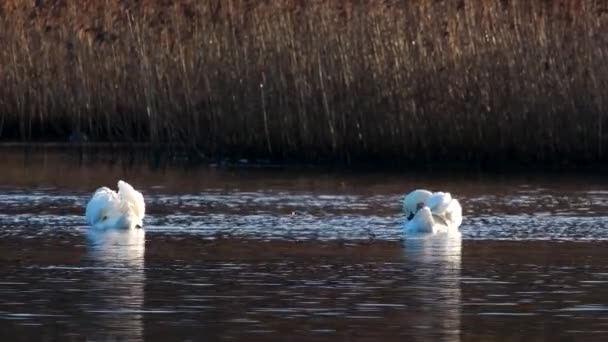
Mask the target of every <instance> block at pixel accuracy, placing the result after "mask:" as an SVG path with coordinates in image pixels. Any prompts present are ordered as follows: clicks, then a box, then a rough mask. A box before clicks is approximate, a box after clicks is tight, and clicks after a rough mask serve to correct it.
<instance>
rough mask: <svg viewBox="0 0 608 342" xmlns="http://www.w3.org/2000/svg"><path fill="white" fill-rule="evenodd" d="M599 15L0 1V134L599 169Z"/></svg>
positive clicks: (502, 6)
mask: <svg viewBox="0 0 608 342" xmlns="http://www.w3.org/2000/svg"><path fill="white" fill-rule="evenodd" d="M602 6H604V7H602ZM607 10H608V5H603V2H599V1H598V2H594V1H576V0H562V1H558V0H556V1H542V2H541V1H523V0H455V1H452V0H443V1H442V0H417V1H416V0H415V1H399V0H387V1H371V0H363V1H360V0H339V1H301V0H265V1H261V0H260V1H248V0H209V1H194V0H174V1H167V0H164V1H163V0H141V1H135V0H82V1H61V0H47V1H45V0H36V1H33V0H27V1H26V0H7V1H4V2H3V3H2V7H0V46H2V47H3V48H2V49H0V139H3V140H25V141H37V140H65V139H67V137H68V136H69V135H70V134H72V133H73V132H80V133H82V134H86V135H88V136H89V137H90V139H91V140H95V141H112V142H116V141H120V142H127V143H132V142H145V143H150V144H151V145H155V146H161V147H162V148H171V147H172V146H178V145H179V146H185V147H187V148H189V149H192V150H196V151H198V152H202V153H205V154H206V155H210V156H240V157H258V158H261V157H268V158H273V159H278V160H316V161H319V160H338V161H342V162H356V161H378V162H386V161H390V162H391V163H392V162H394V161H398V162H403V163H409V162H412V163H423V162H427V161H484V160H485V161H493V162H505V161H509V160H518V161H522V162H526V161H535V162H552V163H553V162H555V163H559V162H589V161H606V160H608V157H607V156H608V151H607V149H608V145H607V142H608V140H607V139H608V138H607V134H606V126H607V124H608V123H607V122H606V120H607V119H606V116H605V112H606V106H607V105H608V91H606V90H607V89H608V70H607V63H606V60H607V59H606V57H607V54H608V35H606V34H605V32H608V13H607V12H606V11H607Z"/></svg>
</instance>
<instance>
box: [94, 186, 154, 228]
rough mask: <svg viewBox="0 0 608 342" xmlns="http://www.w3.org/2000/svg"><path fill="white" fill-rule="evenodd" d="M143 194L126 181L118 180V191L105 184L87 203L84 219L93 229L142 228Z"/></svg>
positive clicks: (144, 206)
mask: <svg viewBox="0 0 608 342" xmlns="http://www.w3.org/2000/svg"><path fill="white" fill-rule="evenodd" d="M145 211H146V205H145V203H144V196H143V195H142V194H141V193H140V192H139V191H136V190H135V189H133V187H132V186H131V185H129V184H128V183H127V182H123V181H118V193H116V192H115V191H114V190H111V189H108V188H106V187H105V186H104V187H102V188H99V189H97V191H95V193H94V194H93V197H92V198H91V200H90V201H89V203H88V204H87V210H86V220H87V223H88V224H89V225H90V226H91V227H93V228H95V229H103V230H105V229H131V228H142V227H143V226H144V223H143V218H144V214H145Z"/></svg>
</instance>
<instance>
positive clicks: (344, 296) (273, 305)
mask: <svg viewBox="0 0 608 342" xmlns="http://www.w3.org/2000/svg"><path fill="white" fill-rule="evenodd" d="M6 156H7V162H6V164H5V167H4V168H3V169H2V170H1V171H0V174H1V177H0V208H1V210H0V272H1V274H2V275H3V277H2V280H0V331H1V332H2V333H3V335H5V336H14V339H15V340H43V339H57V340H75V341H78V340H87V339H88V340H96V341H97V340H134V341H138V340H150V341H166V340H201V339H206V340H247V341H268V340H281V341H283V340H302V341H308V340H319V341H324V340H327V341H335V340H349V341H350V340H353V341H354V340H357V341H378V340H381V339H384V340H391V341H392V340H395V341H397V340H399V341H403V340H421V341H429V340H443V341H461V340H462V341H489V340H490V341H498V340H605V339H606V338H607V337H608V319H607V317H608V316H607V315H606V313H607V311H608V296H607V295H608V293H607V292H608V290H607V289H608V287H607V286H606V285H607V283H608V266H605V265H606V264H607V263H606V260H608V249H607V247H608V241H607V240H608V233H607V232H606V229H605V227H604V224H603V222H605V219H606V215H605V213H606V206H607V205H608V183H607V182H605V181H604V180H603V178H602V177H594V176H589V175H585V176H580V175H552V176H548V175H518V176H508V177H507V176H487V175H485V176H482V175H472V174H468V175H464V174H431V173H425V174H405V173H404V174H398V173H374V172H365V173H355V172H335V171H332V172H322V171H319V170H304V171H303V170H289V169H277V170H268V169H266V170H263V169H223V168H209V167H187V168H184V167H170V168H160V169H157V168H150V167H149V166H148V165H147V164H145V163H144V164H131V165H126V164H123V163H121V162H116V163H110V162H108V161H107V160H103V161H98V162H97V161H87V162H85V163H84V164H81V163H78V161H77V160H74V159H73V158H71V157H69V156H66V155H63V154H40V155H34V156H30V157H29V158H23V156H22V155H21V154H12V153H8V154H6ZM118 179H124V180H127V181H129V182H130V183H132V184H133V185H135V186H136V187H137V188H139V189H141V190H142V192H143V193H144V195H145V197H146V203H147V216H146V219H145V230H136V231H128V232H92V231H90V230H89V229H88V228H87V227H86V226H85V225H84V219H83V211H84V209H83V208H84V206H85V205H86V202H87V200H88V198H89V196H90V194H91V193H92V192H93V191H94V190H95V189H96V188H97V187H99V186H101V185H107V186H111V187H115V183H116V181H117V180H118ZM417 187H424V188H430V189H441V190H445V191H450V192H452V193H453V194H454V195H455V196H457V197H458V199H459V200H460V201H461V203H462V205H463V208H464V214H465V220H464V223H463V225H462V227H461V230H462V239H446V238H428V239H424V238H423V239H421V238H414V237H411V236H410V237H408V236H405V235H404V233H403V229H402V224H403V219H404V218H403V215H401V213H400V199H401V197H402V195H403V194H404V193H405V192H406V191H409V190H411V189H414V188H417Z"/></svg>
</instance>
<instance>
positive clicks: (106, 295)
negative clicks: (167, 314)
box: [87, 229, 145, 340]
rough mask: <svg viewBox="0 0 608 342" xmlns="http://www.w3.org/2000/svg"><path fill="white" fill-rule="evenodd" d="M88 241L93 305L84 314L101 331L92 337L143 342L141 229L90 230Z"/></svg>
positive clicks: (142, 232)
mask: <svg viewBox="0 0 608 342" xmlns="http://www.w3.org/2000/svg"><path fill="white" fill-rule="evenodd" d="M87 239H88V256H89V259H90V266H91V271H92V273H93V274H94V276H93V277H92V279H93V282H92V284H91V287H92V288H91V295H92V296H94V303H95V304H93V305H91V307H90V308H88V309H87V311H88V312H89V314H91V315H93V316H94V317H95V318H94V322H95V323H94V324H97V325H99V328H100V329H98V331H96V332H95V334H97V335H98V336H94V337H93V338H94V339H103V340H107V339H108V338H109V339H111V340H141V339H143V322H142V312H143V306H144V284H145V273H144V252H145V232H144V230H143V229H124V230H106V231H103V230H95V229H90V230H89V231H88V233H87Z"/></svg>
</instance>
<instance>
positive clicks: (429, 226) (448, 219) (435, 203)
mask: <svg viewBox="0 0 608 342" xmlns="http://www.w3.org/2000/svg"><path fill="white" fill-rule="evenodd" d="M403 210H404V211H405V214H406V215H407V223H406V224H405V229H406V231H407V232H410V233H432V234H436V233H447V234H460V233H459V231H458V227H459V226H460V224H461V223H462V207H460V203H458V200H456V199H454V198H452V195H450V193H448V192H435V193H432V192H430V191H427V190H420V189H419V190H414V191H412V192H410V193H409V194H407V195H406V196H405V198H404V199H403Z"/></svg>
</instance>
